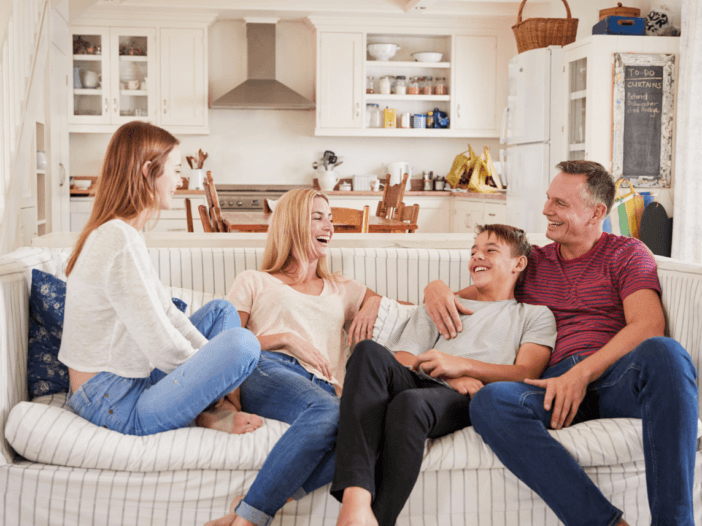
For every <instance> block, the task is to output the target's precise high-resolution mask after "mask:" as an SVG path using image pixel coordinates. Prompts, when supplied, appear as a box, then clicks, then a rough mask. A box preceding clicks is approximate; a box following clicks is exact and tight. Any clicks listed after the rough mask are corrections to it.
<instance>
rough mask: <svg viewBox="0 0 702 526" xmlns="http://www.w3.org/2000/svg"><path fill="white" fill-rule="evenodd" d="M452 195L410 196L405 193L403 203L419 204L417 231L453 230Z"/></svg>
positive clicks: (425, 232)
mask: <svg viewBox="0 0 702 526" xmlns="http://www.w3.org/2000/svg"><path fill="white" fill-rule="evenodd" d="M451 199H452V198H451V197H450V196H438V197H431V196H409V195H405V198H404V199H403V203H405V204H406V205H408V206H412V205H414V204H418V205H419V216H418V217H417V232H419V233H421V234H431V233H435V232H437V233H438V232H450V231H451V216H450V213H449V210H450V207H451Z"/></svg>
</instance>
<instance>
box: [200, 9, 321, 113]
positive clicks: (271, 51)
mask: <svg viewBox="0 0 702 526" xmlns="http://www.w3.org/2000/svg"><path fill="white" fill-rule="evenodd" d="M246 44H247V46H246V47H247V53H246V54H247V70H248V80H246V81H245V82H243V83H242V84H239V85H238V86H237V87H236V88H234V89H233V90H231V91H228V92H227V93H225V94H224V95H222V96H221V97H220V98H218V99H217V100H216V101H214V102H212V104H211V105H210V107H211V108H212V109H217V108H224V109H232V110H311V109H314V103H313V102H312V101H310V100H307V99H306V98H305V97H303V96H302V95H300V94H299V93H297V92H295V91H293V90H291V89H290V88H288V87H287V86H286V85H285V84H283V83H282V82H278V81H277V80H275V24H261V23H253V22H251V23H247V24H246Z"/></svg>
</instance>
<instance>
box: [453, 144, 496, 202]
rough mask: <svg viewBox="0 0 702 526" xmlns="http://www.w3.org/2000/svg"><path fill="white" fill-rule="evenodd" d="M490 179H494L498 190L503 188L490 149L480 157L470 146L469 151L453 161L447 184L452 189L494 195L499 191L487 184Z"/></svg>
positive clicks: (486, 148) (486, 149)
mask: <svg viewBox="0 0 702 526" xmlns="http://www.w3.org/2000/svg"><path fill="white" fill-rule="evenodd" d="M466 153H467V154H468V155H467V156H466ZM488 177H492V180H493V181H494V182H495V184H496V185H498V188H502V184H501V182H500V178H499V177H498V175H497V171H496V170H495V165H494V164H493V162H492V158H491V157H490V149H489V148H488V147H487V146H486V147H485V150H484V151H483V155H481V156H478V155H476V154H475V152H474V151H473V148H471V146H470V144H469V145H468V151H467V152H463V153H461V154H458V155H457V156H456V158H455V159H454V160H453V165H452V166H451V170H450V171H449V173H448V175H447V176H446V182H448V184H449V185H450V186H451V187H452V188H465V189H467V190H468V191H469V192H480V193H494V192H496V191H497V190H496V189H495V188H494V187H492V186H489V185H488V184H487V178H488Z"/></svg>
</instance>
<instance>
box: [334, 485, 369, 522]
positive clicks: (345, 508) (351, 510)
mask: <svg viewBox="0 0 702 526" xmlns="http://www.w3.org/2000/svg"><path fill="white" fill-rule="evenodd" d="M336 526H378V521H377V520H376V518H375V515H374V514H373V510H372V509H371V494H370V492H369V491H368V490H365V489H363V488H358V487H351V488H346V489H345V490H344V497H343V498H342V499H341V510H340V511H339V519H338V520H337V521H336Z"/></svg>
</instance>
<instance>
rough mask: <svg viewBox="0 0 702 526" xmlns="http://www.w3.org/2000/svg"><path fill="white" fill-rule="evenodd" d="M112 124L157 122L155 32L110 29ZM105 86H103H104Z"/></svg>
mask: <svg viewBox="0 0 702 526" xmlns="http://www.w3.org/2000/svg"><path fill="white" fill-rule="evenodd" d="M110 68H111V70H110V93H111V102H110V105H111V111H110V115H111V117H110V122H111V123H112V124H120V125H121V124H124V123H126V122H130V121H133V120H144V121H146V120H150V121H154V120H155V119H156V87H155V85H154V80H155V79H154V78H152V79H151V81H150V82H149V80H148V79H149V76H153V75H156V72H157V66H156V30H155V29H150V28H137V29H135V28H129V29H125V28H115V27H113V28H111V29H110ZM104 85H105V84H104V83H103V86H104Z"/></svg>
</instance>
